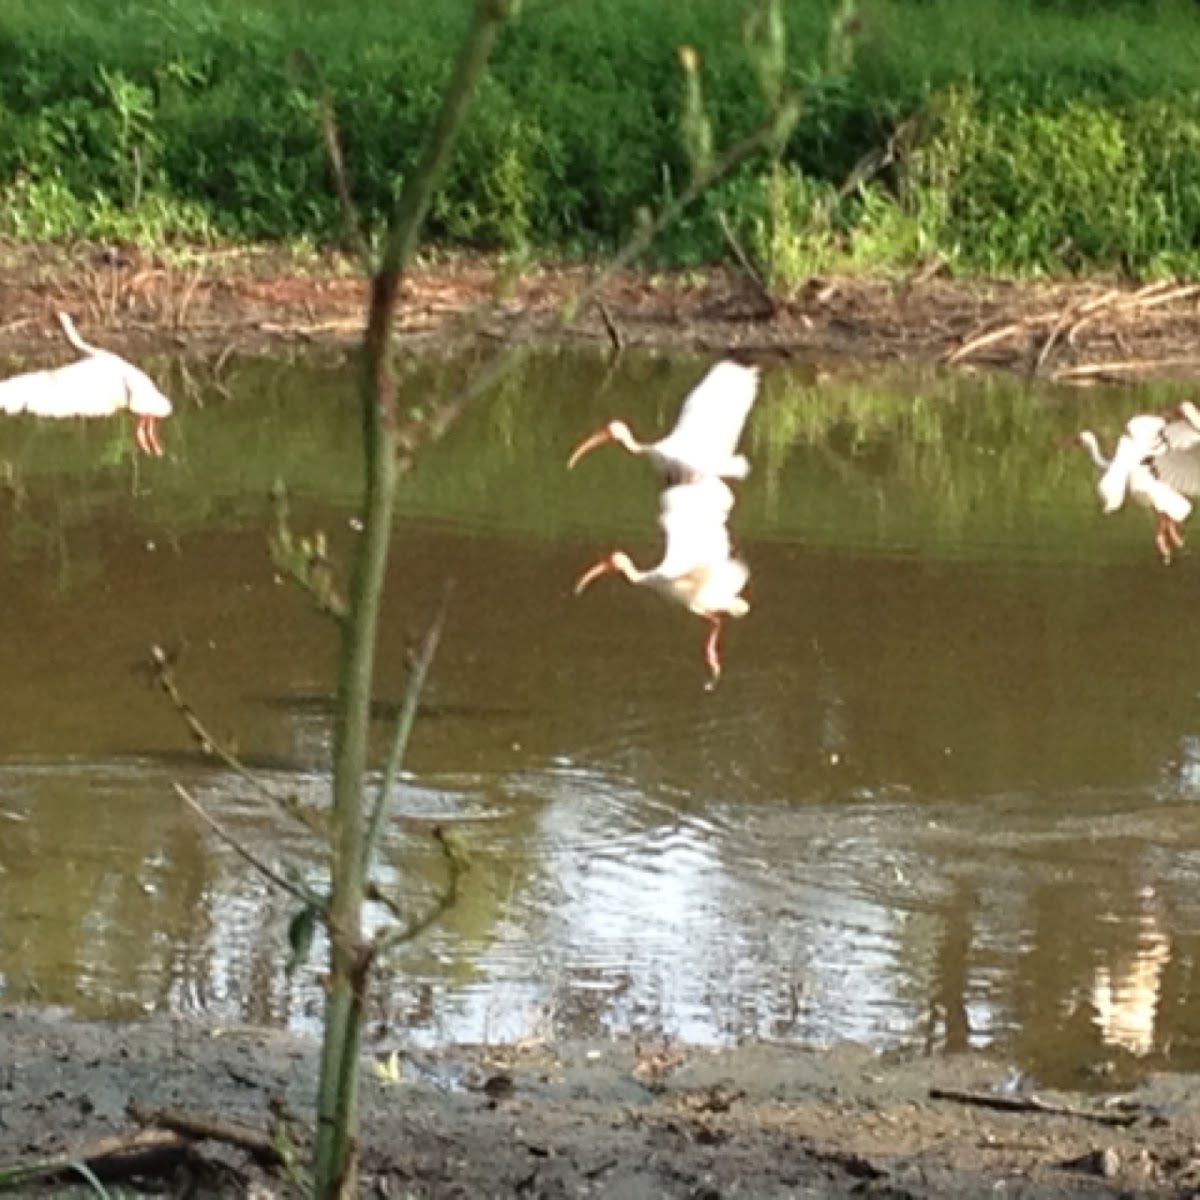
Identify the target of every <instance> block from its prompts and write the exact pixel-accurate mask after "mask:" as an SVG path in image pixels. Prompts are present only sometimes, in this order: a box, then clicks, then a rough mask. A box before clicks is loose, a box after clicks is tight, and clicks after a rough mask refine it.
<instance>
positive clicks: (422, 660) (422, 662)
mask: <svg viewBox="0 0 1200 1200" xmlns="http://www.w3.org/2000/svg"><path fill="white" fill-rule="evenodd" d="M449 602H450V585H449V584H447V585H446V588H445V589H444V590H443V592H442V599H441V602H440V603H439V605H438V609H437V612H436V613H434V615H433V620H432V621H431V622H430V625H429V628H428V629H427V630H426V631H425V636H424V638H422V640H421V649H420V651H419V652H418V654H417V657H416V660H415V661H414V662H413V664H412V666H411V668H410V669H409V672H408V679H407V680H406V681H405V684H404V699H403V700H402V701H401V703H400V715H399V716H398V717H397V718H396V732H395V735H394V736H393V738H392V745H391V749H390V750H389V751H388V756H387V761H386V762H385V763H384V765H383V778H382V779H380V781H379V791H378V793H377V794H376V796H375V803H374V805H373V807H372V808H371V815H370V817H369V818H368V819H367V834H366V837H365V839H364V841H363V864H362V873H363V878H364V879H365V878H367V877H368V876H369V875H370V873H371V856H372V855H373V854H374V853H375V847H376V845H377V843H378V841H379V829H380V826H381V825H382V824H383V818H384V816H385V815H386V814H387V809H388V804H389V803H390V801H391V797H392V792H393V790H394V789H395V786H396V776H397V774H399V771H400V768H401V766H402V765H403V764H404V756H405V754H406V753H407V752H408V739H409V738H410V737H411V736H412V730H413V725H414V723H415V722H416V719H417V710H418V709H419V707H420V704H421V693H422V692H423V691H424V690H425V680H426V679H427V678H428V676H429V668H430V667H431V666H432V665H433V656H434V655H435V654H436V653H437V648H438V643H439V642H440V641H441V640H442V630H443V629H444V628H445V625H446V608H447V606H448V604H449Z"/></svg>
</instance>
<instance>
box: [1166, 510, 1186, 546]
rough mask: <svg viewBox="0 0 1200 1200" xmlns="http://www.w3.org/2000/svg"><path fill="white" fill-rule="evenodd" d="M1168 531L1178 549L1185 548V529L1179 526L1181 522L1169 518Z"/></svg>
mask: <svg viewBox="0 0 1200 1200" xmlns="http://www.w3.org/2000/svg"><path fill="white" fill-rule="evenodd" d="M1167 533H1168V534H1169V535H1170V537H1171V541H1172V542H1174V543H1175V549H1176V550H1182V549H1183V530H1182V529H1180V528H1179V522H1178V521H1175V520H1172V519H1171V518H1170V517H1168V518H1167Z"/></svg>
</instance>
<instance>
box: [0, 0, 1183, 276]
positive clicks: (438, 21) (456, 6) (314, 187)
mask: <svg viewBox="0 0 1200 1200" xmlns="http://www.w3.org/2000/svg"><path fill="white" fill-rule="evenodd" d="M748 8H749V0H691V2H689V3H688V4H675V3H665V2H660V3H646V0H588V2H587V3H583V2H582V0H581V2H576V3H570V2H560V0H528V3H527V5H526V12H525V15H524V16H523V17H522V18H521V19H520V20H519V21H518V22H517V23H516V24H514V26H513V27H512V28H511V29H509V30H508V31H507V32H506V35H505V37H504V39H503V40H502V43H501V45H500V47H499V50H498V53H497V56H496V59H495V64H494V70H493V73H492V75H491V77H490V78H489V80H488V81H487V84H486V86H485V88H484V91H483V93H482V95H481V99H480V104H479V105H478V107H477V110H476V112H475V114H474V115H473V117H472V119H471V122H470V124H469V127H468V129H467V131H466V134H465V137H464V139H463V142H462V145H461V147H460V151H459V153H458V155H457V158H456V161H455V166H454V169H453V171H452V174H451V178H450V180H449V183H448V186H447V187H446V189H445V190H444V192H443V194H442V195H441V196H440V197H439V199H438V201H437V204H436V206H435V209H434V212H433V214H432V216H433V219H432V222H431V234H432V237H433V240H434V241H435V242H436V243H438V244H441V245H444V246H454V247H466V248H484V249H501V250H509V251H521V252H525V251H532V252H533V253H536V254H562V253H585V254H586V253H597V252H602V251H603V250H604V249H606V248H608V247H611V246H612V245H613V244H614V243H615V242H616V241H618V240H619V239H620V238H621V237H622V235H624V234H626V233H627V232H628V231H629V230H630V228H631V227H632V225H633V223H634V221H635V220H636V219H637V213H638V211H639V210H640V209H642V208H644V207H647V206H650V207H654V206H657V205H659V204H660V203H661V202H662V201H663V199H664V198H666V197H668V196H669V195H671V194H672V193H673V192H675V191H677V190H678V189H679V188H680V187H681V186H682V185H683V183H684V182H685V181H686V179H687V176H688V164H687V158H686V154H685V152H684V147H683V143H682V139H681V137H680V135H679V128H678V115H679V109H680V93H681V78H680V71H679V68H678V64H677V60H676V51H677V48H678V47H679V46H681V45H685V44H686V45H691V46H694V47H695V48H696V49H697V50H698V51H699V53H700V56H701V61H702V64H703V72H704V84H705V91H706V95H707V97H708V99H709V103H710V107H711V112H712V118H713V122H714V125H715V127H716V130H717V136H718V141H719V142H727V141H729V140H731V139H733V138H736V137H738V136H739V135H741V134H744V133H745V132H747V131H748V130H749V129H751V128H753V127H754V126H755V125H756V124H757V123H758V122H760V121H761V120H762V119H763V117H764V114H765V103H764V101H763V99H762V95H761V92H760V90H759V88H758V85H757V82H756V79H755V75H754V72H753V70H752V69H751V64H750V62H749V60H748V57H747V54H746V52H745V47H744V42H743V35H742V28H743V21H744V18H745V14H746V12H747V10H748ZM785 8H786V15H787V21H788V33H789V42H790V60H789V63H788V74H789V80H790V83H791V85H792V87H793V88H796V89H798V90H799V91H800V93H801V94H802V95H803V97H804V101H805V107H804V114H803V117H802V120H801V122H800V124H799V126H798V128H797V129H796V131H795V133H794V135H793V137H792V139H791V141H790V143H789V145H788V147H787V150H786V153H785V155H784V159H783V161H782V163H781V164H780V166H779V168H778V169H772V168H771V166H770V164H768V163H765V162H761V161H760V162H757V163H754V164H751V165H750V166H748V167H747V168H745V169H744V170H743V171H742V172H741V173H740V174H739V175H738V176H737V177H736V178H734V179H731V180H729V181H727V182H726V183H725V184H724V185H723V186H722V187H721V188H720V189H718V191H717V192H716V193H714V194H712V195H710V196H709V197H708V198H707V199H706V201H705V202H704V203H703V204H702V205H701V206H699V207H698V208H697V209H696V210H695V211H694V212H693V213H692V214H690V215H689V217H688V218H687V219H686V220H685V221H684V222H683V223H682V224H681V225H680V226H679V227H678V228H677V229H676V230H675V231H674V232H673V233H672V235H671V236H670V237H668V239H667V240H666V241H665V242H664V243H663V244H662V246H661V247H660V250H659V254H660V256H661V258H662V259H663V260H665V261H668V262H673V263H678V264H689V263H697V262H705V261H711V260H713V259H714V258H717V257H720V256H722V255H723V254H724V253H725V247H724V245H723V242H722V238H721V236H720V233H719V230H718V227H717V223H716V221H715V215H716V213H717V212H718V211H722V212H724V213H726V215H728V216H729V217H730V218H731V219H733V221H734V223H735V225H737V226H738V227H739V228H740V230H741V231H742V233H743V235H744V236H745V237H746V238H747V240H748V241H749V242H750V243H751V244H752V245H753V247H754V249H755V250H756V252H757V253H758V254H759V255H760V256H761V257H762V258H763V259H764V260H765V261H766V262H767V263H768V264H769V266H770V267H771V270H772V274H773V276H774V277H775V279H776V282H777V284H779V286H781V287H786V286H788V285H789V283H790V282H793V281H794V280H795V279H796V278H798V277H801V276H802V275H803V274H804V273H805V272H806V271H808V270H812V269H828V268H831V267H841V268H850V269H873V270H878V269H881V268H885V269H886V268H892V267H895V268H905V267H907V266H911V265H912V264H913V263H914V262H916V261H919V260H921V259H923V258H926V257H928V256H929V255H931V254H934V253H937V254H940V255H941V256H942V257H943V258H944V259H946V261H947V262H948V263H949V264H950V265H951V266H952V267H954V268H957V269H960V270H963V271H988V272H994V273H995V272H999V273H1040V272H1061V271H1064V270H1066V271H1075V270H1096V269H1100V270H1114V269H1115V270H1126V271H1131V272H1139V273H1146V272H1150V273H1153V272H1162V271H1184V270H1195V269H1196V268H1197V266H1200V248H1198V247H1197V245H1196V242H1197V236H1196V233H1195V230H1196V229H1197V227H1200V198H1198V197H1200V168H1197V167H1196V166H1195V165H1194V164H1195V162H1196V160H1197V157H1198V156H1197V155H1196V153H1195V150H1196V148H1197V144H1198V143H1200V133H1198V128H1200V100H1198V99H1197V87H1196V84H1197V80H1198V78H1200V74H1198V68H1197V65H1196V64H1197V63H1198V62H1200V53H1198V51H1200V22H1198V21H1197V17H1196V12H1195V8H1194V5H1192V4H1190V3H1186V2H1185V0H1171V2H1168V0H1161V2H1159V3H1153V2H1145V3H1134V2H1133V0H1129V2H1128V3H1125V4H1119V3H1118V4H1111V3H1109V4H1105V3H1099V2H1094V3H1092V4H1089V5H1084V4H1074V5H1071V4H1063V3H1058V4H1049V3H1042V4H1035V3H1032V2H1031V0H971V3H969V4H965V3H962V2H961V0H864V7H863V9H862V12H861V14H860V18H859V20H858V22H857V26H856V36H855V43H856V51H855V56H854V59H853V61H852V63H851V64H850V66H849V67H848V68H847V69H844V70H835V71H832V72H830V71H827V70H825V69H824V67H823V64H824V63H825V57H826V53H827V48H828V43H829V29H830V18H831V10H832V4H831V2H828V0H792V2H791V3H787V4H786V5H785ZM543 9H544V11H541V10H543ZM466 12H467V0H441V2H440V3H436V4H435V3H429V2H428V0H422V2H421V3H418V2H417V0H353V2H351V0H328V2H326V3H316V2H315V0H271V2H270V3H267V2H265V0H259V2H254V0H195V2H193V3H184V2H182V0H125V2H124V3H100V2H99V0H91V2H90V3H79V2H78V0H76V2H75V3H67V2H66V0H37V2H36V3H35V2H34V0H0V235H6V236H10V237H16V238H20V239H25V240H38V239H54V238H73V237H81V236H83V237H103V238H114V237H129V238H132V239H135V240H137V241H140V242H144V243H165V242H170V241H173V240H176V241H191V242H196V241H199V242H204V241H215V240H225V239H236V240H247V239H249V240H273V241H298V240H310V241H315V242H323V241H325V242H327V241H330V240H332V239H336V238H337V236H338V232H339V227H338V217H337V212H336V209H335V206H334V204H333V201H332V198H331V195H330V189H329V185H328V172H327V167H326V163H325V157H324V152H323V150H322V147H321V143H320V138H319V136H318V134H317V130H316V123H315V120H314V114H313V99H312V89H311V80H310V77H309V76H308V75H307V74H306V73H305V72H304V71H302V70H299V69H297V67H296V56H295V53H294V52H295V51H297V50H302V51H304V52H306V53H307V54H308V55H309V56H310V57H311V59H312V60H313V61H315V62H316V63H317V65H318V67H319V70H320V73H321V75H322V77H323V78H324V80H325V81H326V83H327V84H328V86H329V88H330V89H331V91H332V93H333V96H334V98H335V102H336V105H337V111H338V114H339V119H340V123H341V126H342V129H343V133H344V137H345V142H346V147H347V152H348V157H349V161H350V164H351V172H352V175H353V181H354V188H355V194H356V196H357V197H358V199H359V202H360V204H361V205H362V207H363V210H364V212H365V213H366V214H367V216H368V217H369V218H371V219H372V220H374V221H378V220H379V219H380V218H381V217H382V214H383V213H385V212H386V211H387V208H388V206H389V204H390V202H391V199H392V197H393V196H394V195H395V193H396V189H397V187H398V184H399V181H400V180H401V179H402V177H403V173H404V171H405V170H406V169H407V168H409V167H410V166H411V165H412V163H413V162H414V160H415V156H416V154H417V152H418V150H419V146H420V140H421V136H422V133H423V131H424V129H425V128H426V125H427V122H428V120H429V117H430V114H431V112H432V110H433V107H434V105H435V104H436V102H437V98H438V95H439V90H440V87H441V85H442V83H443V81H444V79H445V76H446V72H447V70H448V66H449V62H450V59H451V57H452V55H453V53H454V49H455V45H456V40H457V38H458V36H459V34H460V32H461V30H462V28H463V26H464V21H465V14H466ZM901 122H911V124H909V125H907V126H906V128H907V129H908V131H909V132H908V136H907V137H906V138H905V139H904V140H902V141H901V142H900V143H898V145H899V147H900V153H899V154H898V155H897V156H896V158H895V159H894V161H892V162H891V163H889V164H888V165H887V166H886V167H885V168H884V169H883V170H882V171H881V172H880V173H879V174H877V175H875V176H873V177H871V178H870V179H869V180H868V181H867V182H866V183H865V184H864V185H863V186H861V187H859V188H857V189H852V190H851V192H850V193H849V194H848V195H844V196H838V195H837V189H838V187H839V186H840V185H841V184H842V182H843V181H844V180H845V179H846V177H847V175H848V174H849V173H850V171H851V170H852V169H853V167H854V165H855V164H856V163H858V162H859V161H860V160H861V159H862V158H863V156H864V155H866V154H868V153H870V152H872V151H878V150H879V149H880V148H881V147H883V146H884V145H886V144H887V142H888V139H889V138H890V137H891V136H892V134H893V133H894V132H895V130H896V129H897V126H898V124H899V123H901Z"/></svg>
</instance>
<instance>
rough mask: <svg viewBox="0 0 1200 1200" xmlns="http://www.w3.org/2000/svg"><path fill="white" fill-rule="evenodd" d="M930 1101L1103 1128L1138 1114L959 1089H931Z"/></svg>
mask: <svg viewBox="0 0 1200 1200" xmlns="http://www.w3.org/2000/svg"><path fill="white" fill-rule="evenodd" d="M929 1098H930V1099H931V1100H952V1101H954V1103H956V1104H970V1105H974V1106H975V1107H977V1108H994V1109H997V1110H998V1111H1000V1112H1017V1113H1038V1114H1039V1115H1041V1116H1051V1117H1073V1118H1075V1119H1076V1120H1080V1121H1098V1122H1099V1123H1100V1124H1101V1125H1118V1126H1123V1125H1132V1124H1133V1123H1134V1122H1135V1121H1136V1120H1137V1119H1138V1114H1137V1113H1106V1112H1096V1111H1095V1110H1094V1109H1090V1108H1075V1107H1074V1106H1073V1105H1070V1104H1055V1103H1054V1102H1053V1101H1050V1100H1042V1099H1041V1098H1040V1097H1038V1096H999V1095H997V1094H996V1093H994V1092H968V1091H960V1090H959V1089H957V1088H939V1087H932V1088H930V1089H929Z"/></svg>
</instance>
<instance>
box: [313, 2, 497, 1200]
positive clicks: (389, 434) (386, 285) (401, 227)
mask: <svg viewBox="0 0 1200 1200" xmlns="http://www.w3.org/2000/svg"><path fill="white" fill-rule="evenodd" d="M512 8H513V0H476V4H475V10H474V15H473V18H472V22H471V27H470V29H469V31H468V33H467V36H466V39H465V41H464V42H463V45H462V49H461V51H460V53H459V58H458V61H457V63H456V64H455V67H454V73H453V76H452V78H451V80H450V82H449V84H448V85H447V88H446V92H445V94H444V97H443V102H442V107H441V110H440V112H439V114H438V117H437V120H436V121H435V123H434V127H433V130H432V131H431V133H430V136H429V141H428V142H427V144H426V147H425V150H424V152H423V154H422V156H421V160H420V162H419V163H418V165H417V167H416V169H415V170H414V172H413V173H412V174H411V175H410V176H409V177H408V180H407V181H406V184H405V187H404V191H403V192H402V194H401V196H400V199H399V202H398V204H397V210H396V216H395V218H394V220H393V221H392V223H391V226H390V229H389V233H388V237H387V241H386V243H385V245H384V251H383V256H382V260H381V263H380V266H379V269H378V271H377V272H376V274H375V277H374V279H373V280H372V286H371V301H370V310H369V313H368V318H367V330H366V336H365V338H364V345H363V354H362V367H361V372H360V378H359V394H360V399H361V405H362V422H363V444H364V447H365V451H366V479H365V485H364V496H363V507H362V520H363V533H362V536H361V538H360V539H359V541H358V543H357V546H356V549H355V554H354V559H353V566H352V571H351V582H350V596H349V603H350V613H351V616H350V619H349V620H348V621H346V622H345V623H344V625H343V630H342V651H341V665H340V670H339V675H338V704H337V720H336V722H335V726H334V762H333V775H334V779H333V809H334V819H335V825H336V834H335V842H334V847H333V861H332V864H331V866H332V870H331V875H332V879H333V887H332V892H331V896H330V904H329V931H330V974H329V992H328V998H327V1002H326V1010H325V1040H324V1044H323V1046H322V1054H321V1080H320V1085H319V1090H318V1096H317V1119H318V1126H317V1146H316V1162H315V1176H316V1177H315V1190H316V1195H317V1197H318V1198H319V1200H335V1198H337V1197H339V1196H343V1195H345V1196H349V1195H353V1194H355V1191H356V1186H357V1183H356V1180H355V1178H354V1176H355V1165H354V1162H353V1146H354V1141H353V1134H354V1131H355V1128H356V1125H357V1109H358V1063H359V1034H360V1032H361V1024H362V1007H363V1000H364V996H363V993H364V990H365V986H366V975H367V973H368V969H369V966H370V961H371V954H370V948H369V946H368V945H367V944H365V942H364V938H363V931H362V909H363V900H364V887H365V879H364V876H363V869H362V868H363V864H364V861H365V832H366V831H365V827H364V821H363V809H362V801H363V794H362V785H363V777H364V774H365V771H366V767H367V748H368V735H369V731H370V705H371V686H372V678H373V674H374V662H375V642H376V634H377V631H378V625H379V614H380V606H381V603H382V599H383V587H384V578H385V575H386V572H387V561H388V549H389V544H390V539H391V533H392V516H393V508H394V503H395V490H396V489H395V485H396V478H397V463H396V453H395V443H396V430H397V420H396V396H395V380H394V378H393V374H392V361H391V326H392V320H393V316H394V313H395V308H396V301H397V297H398V295H399V292H400V285H401V282H402V280H403V278H404V274H405V272H406V271H407V270H408V267H409V265H410V263H411V260H412V257H413V255H414V253H415V252H416V248H417V245H418V242H419V239H420V234H421V228H422V226H423V224H424V220H425V216H426V214H427V213H428V211H429V205H430V202H431V200H432V198H433V195H434V192H435V190H436V188H437V186H438V183H439V182H440V179H441V176H442V174H443V173H444V171H445V168H446V165H447V163H448V162H449V159H450V153H451V150H452V149H453V146H454V142H455V140H456V138H457V136H458V132H459V130H460V128H461V127H462V123H463V120H464V119H465V117H466V115H467V112H468V110H469V108H470V105H471V102H472V100H473V98H474V96H475V93H476V91H477V89H478V87H479V83H480V81H481V80H482V78H483V75H484V71H485V70H486V67H487V62H488V58H489V56H490V55H491V51H492V48H493V46H494V45H495V42H496V38H497V36H498V35H499V32H500V29H501V26H502V25H503V24H504V22H505V21H506V20H507V19H508V17H509V16H510V15H511V12H512Z"/></svg>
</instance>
